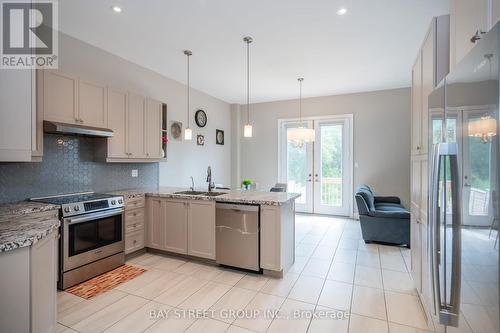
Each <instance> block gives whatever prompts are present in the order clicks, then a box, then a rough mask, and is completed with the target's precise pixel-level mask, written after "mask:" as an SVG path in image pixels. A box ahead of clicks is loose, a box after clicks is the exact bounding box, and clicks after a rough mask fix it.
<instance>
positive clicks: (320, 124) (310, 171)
mask: <svg viewBox="0 0 500 333" xmlns="http://www.w3.org/2000/svg"><path fill="white" fill-rule="evenodd" d="M299 125H300V124H299V122H298V121H297V120H280V147H281V149H280V169H279V174H280V177H279V178H280V181H281V182H284V183H287V184H288V191H289V192H295V193H300V194H301V197H300V198H298V199H297V201H296V210H297V211H299V212H304V213H317V214H329V215H342V216H350V215H351V213H352V153H351V149H352V116H335V117H325V118H311V119H307V120H305V121H303V122H302V126H304V127H306V126H307V127H308V128H314V129H315V134H316V137H315V140H314V142H312V143H305V144H302V145H300V144H299V145H297V144H294V143H291V142H288V141H287V132H288V131H289V130H290V129H293V128H297V127H299Z"/></svg>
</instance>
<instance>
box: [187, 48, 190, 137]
mask: <svg viewBox="0 0 500 333" xmlns="http://www.w3.org/2000/svg"><path fill="white" fill-rule="evenodd" d="M189 56H190V54H187V128H189Z"/></svg>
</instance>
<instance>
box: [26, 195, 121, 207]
mask: <svg viewBox="0 0 500 333" xmlns="http://www.w3.org/2000/svg"><path fill="white" fill-rule="evenodd" d="M111 197H112V195H109V194H100V193H85V194H75V195H64V196H60V197H50V198H40V199H33V201H38V202H45V203H50V204H53V205H65V204H70V203H76V202H86V201H93V200H99V199H107V198H111Z"/></svg>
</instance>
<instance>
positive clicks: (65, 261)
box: [32, 192, 125, 289]
mask: <svg viewBox="0 0 500 333" xmlns="http://www.w3.org/2000/svg"><path fill="white" fill-rule="evenodd" d="M32 200H35V201H43V202H50V203H53V204H58V205H60V206H61V209H60V216H61V229H60V236H61V237H60V238H61V240H60V243H59V262H60V263H59V267H60V270H59V283H58V285H59V288H60V289H67V288H69V287H72V286H74V285H76V284H78V283H80V282H83V281H85V280H88V279H90V278H93V277H95V276H97V275H100V274H102V273H104V272H107V271H109V270H112V269H114V268H116V267H118V266H121V265H123V264H124V262H125V253H124V250H125V241H124V203H123V197H121V196H113V195H107V194H95V193H89V192H88V193H78V194H71V195H64V196H56V197H46V198H37V199H32Z"/></svg>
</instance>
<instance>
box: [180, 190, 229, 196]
mask: <svg viewBox="0 0 500 333" xmlns="http://www.w3.org/2000/svg"><path fill="white" fill-rule="evenodd" d="M174 194H182V195H200V196H201V195H204V196H208V197H216V196H219V195H223V194H226V193H225V192H202V191H180V192H174Z"/></svg>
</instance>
